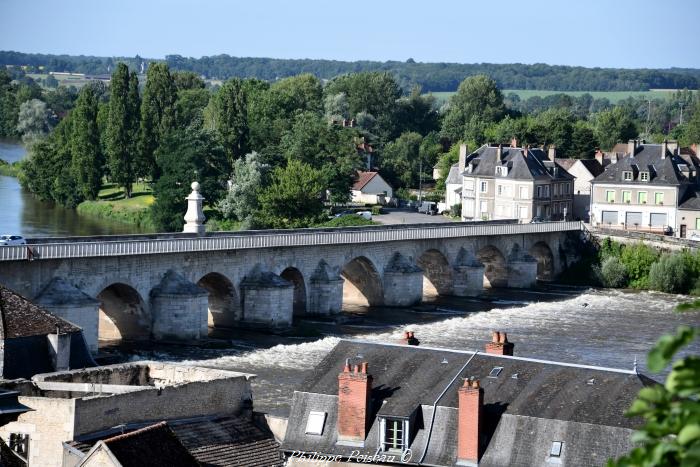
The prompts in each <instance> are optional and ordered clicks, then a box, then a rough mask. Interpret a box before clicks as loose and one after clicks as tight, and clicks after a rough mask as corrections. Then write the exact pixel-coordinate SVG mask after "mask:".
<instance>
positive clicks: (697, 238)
mask: <svg viewBox="0 0 700 467" xmlns="http://www.w3.org/2000/svg"><path fill="white" fill-rule="evenodd" d="M688 240H693V241H695V242H700V235H698V234H697V233H695V232H693V233H692V234H690V237H688Z"/></svg>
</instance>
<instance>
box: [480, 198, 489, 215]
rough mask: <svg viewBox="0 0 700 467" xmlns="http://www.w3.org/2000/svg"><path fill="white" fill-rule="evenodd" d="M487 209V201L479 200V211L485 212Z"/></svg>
mask: <svg viewBox="0 0 700 467" xmlns="http://www.w3.org/2000/svg"><path fill="white" fill-rule="evenodd" d="M488 210H489V208H488V203H487V202H486V201H482V202H481V212H482V214H483V213H485V212H486V211H488Z"/></svg>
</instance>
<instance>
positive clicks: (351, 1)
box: [0, 0, 700, 68]
mask: <svg viewBox="0 0 700 467" xmlns="http://www.w3.org/2000/svg"><path fill="white" fill-rule="evenodd" d="M698 18H700V0H663V1H662V0H637V1H634V0H608V1H606V0H561V1H555V0H519V1H517V0H516V1H513V0H487V1H483V0H476V1H471V0H462V1H459V0H430V1H426V0H423V1H417V0H371V1H368V0H346V1H337V0H335V1H334V0H322V1H321V0H288V1H284V0H247V1H239V0H198V1H195V0H0V50H14V51H19V52H29V53H51V54H69V55H97V56H135V55H137V54H138V55H140V56H142V57H146V58H163V57H165V56H166V55H183V56H188V57H201V56H205V55H217V54H229V55H233V56H239V57H273V58H325V59H334V60H380V61H384V60H399V61H403V60H407V59H408V58H413V59H414V60H415V61H418V62H458V63H482V62H488V63H548V64H552V65H581V66H587V67H615V68H618V67H619V68H668V67H690V68H700V33H699V32H698Z"/></svg>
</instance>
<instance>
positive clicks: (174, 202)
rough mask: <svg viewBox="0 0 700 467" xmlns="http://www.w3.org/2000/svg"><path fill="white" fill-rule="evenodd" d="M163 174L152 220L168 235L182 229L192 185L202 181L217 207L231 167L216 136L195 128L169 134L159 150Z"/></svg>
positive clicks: (155, 192)
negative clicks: (186, 198) (187, 198)
mask: <svg viewBox="0 0 700 467" xmlns="http://www.w3.org/2000/svg"><path fill="white" fill-rule="evenodd" d="M156 160H157V161H158V168H159V171H160V173H161V176H160V178H159V179H158V180H157V181H156V183H155V185H154V187H153V195H154V196H155V198H156V201H155V203H153V204H152V205H151V219H152V220H153V223H154V224H155V225H156V227H157V228H158V229H159V230H161V231H165V232H177V231H181V230H182V226H183V216H184V215H185V211H186V208H187V204H186V201H185V197H186V196H187V195H188V194H189V192H190V184H191V183H192V182H193V181H198V182H199V184H200V185H201V187H202V195H203V196H204V197H205V198H206V200H207V203H209V204H211V205H214V204H216V203H217V202H218V200H219V199H220V198H221V196H223V194H224V192H225V186H226V179H227V178H228V174H229V173H230V169H231V167H230V166H229V165H228V162H227V159H226V156H225V154H224V150H223V148H222V147H221V145H220V144H218V142H217V139H216V136H215V135H214V134H213V133H212V132H209V131H207V130H203V129H200V128H195V127H188V128H185V129H176V130H173V131H171V132H169V133H168V134H167V135H166V136H165V137H164V138H163V140H162V141H161V144H160V145H159V147H158V150H157V151H156Z"/></svg>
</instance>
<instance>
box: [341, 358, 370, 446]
mask: <svg viewBox="0 0 700 467" xmlns="http://www.w3.org/2000/svg"><path fill="white" fill-rule="evenodd" d="M371 393H372V375H369V374H367V362H362V363H361V364H360V365H355V367H354V370H353V371H352V372H351V371H350V362H349V361H347V360H346V362H345V367H344V368H343V372H342V373H340V374H339V375H338V441H339V442H341V443H342V442H343V441H345V442H349V443H352V444H353V445H363V444H364V442H365V438H367V432H368V431H369V426H370V416H371Z"/></svg>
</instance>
